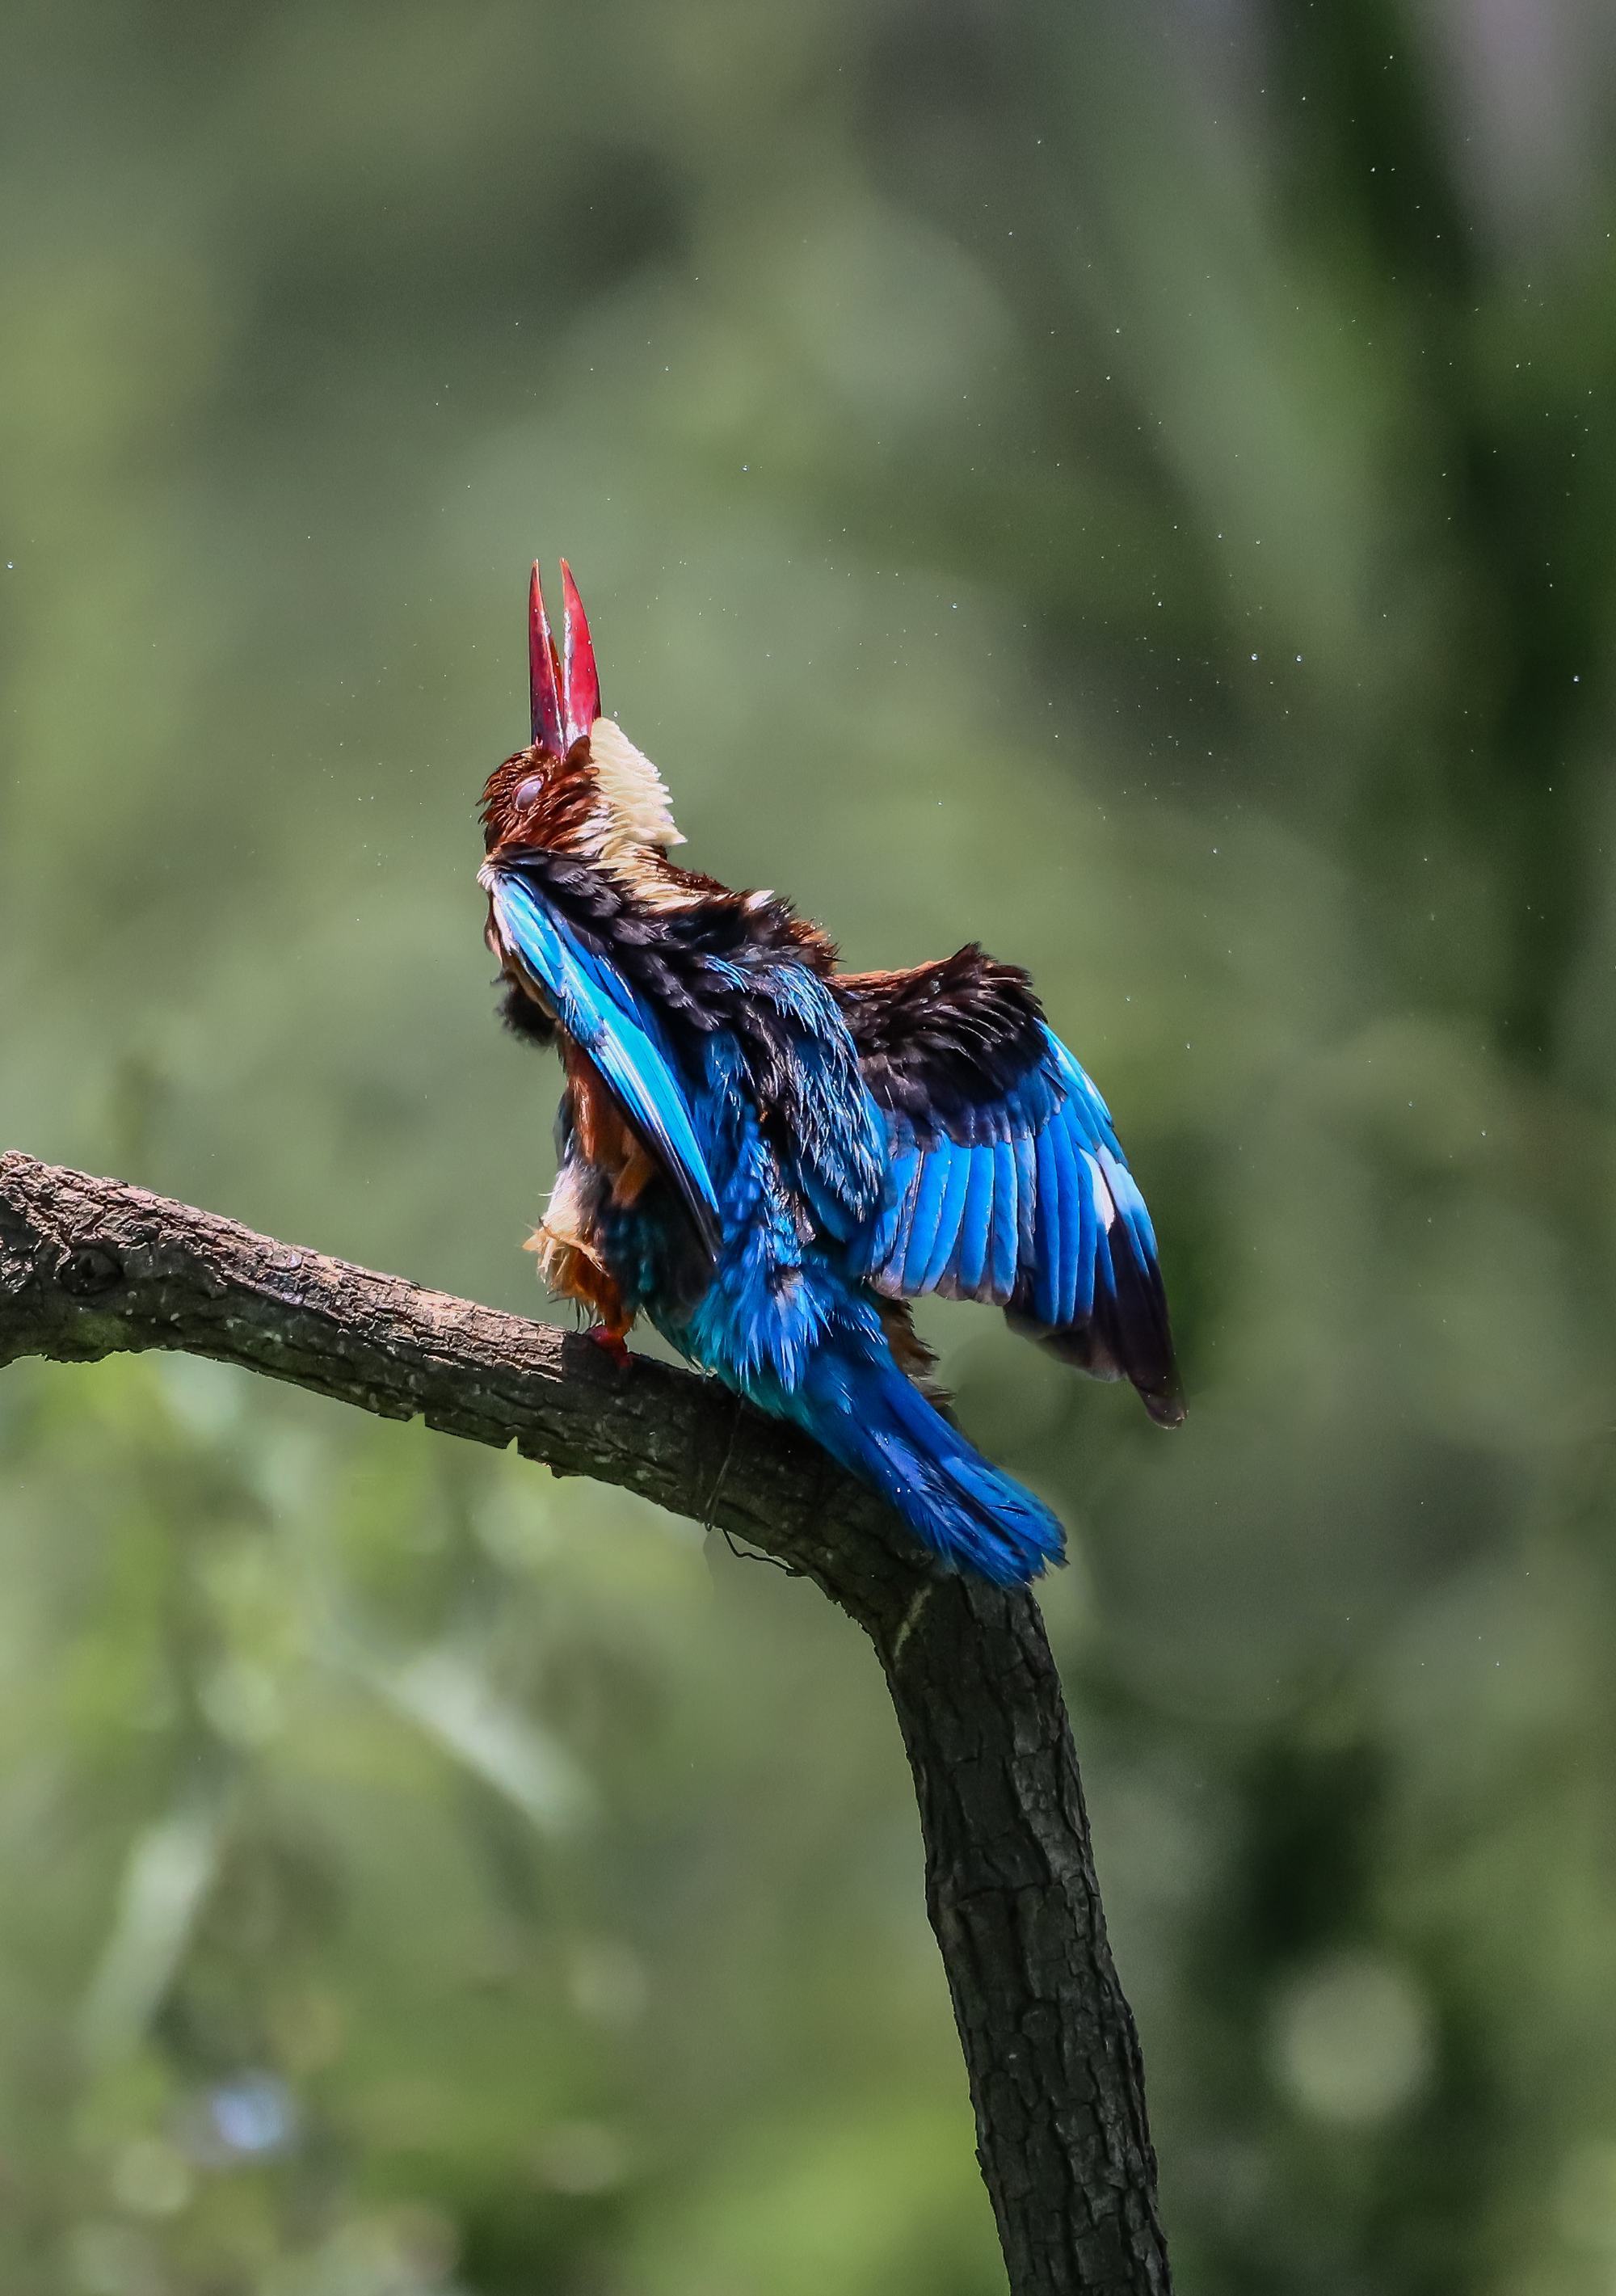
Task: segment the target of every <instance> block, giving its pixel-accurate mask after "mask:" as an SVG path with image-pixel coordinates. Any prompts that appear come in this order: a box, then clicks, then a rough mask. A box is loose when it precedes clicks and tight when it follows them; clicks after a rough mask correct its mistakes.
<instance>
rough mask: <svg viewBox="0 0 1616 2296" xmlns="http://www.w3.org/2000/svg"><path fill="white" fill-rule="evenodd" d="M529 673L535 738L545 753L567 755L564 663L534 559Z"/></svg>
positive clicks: (529, 616) (529, 610) (529, 618)
mask: <svg viewBox="0 0 1616 2296" xmlns="http://www.w3.org/2000/svg"><path fill="white" fill-rule="evenodd" d="M528 677H529V685H530V686H531V689H532V694H533V739H534V742H535V743H536V745H537V747H538V748H539V749H541V750H544V751H545V752H546V756H549V757H552V758H564V757H565V756H566V754H567V736H566V729H565V725H564V723H563V718H562V699H561V665H560V663H559V662H558V661H557V660H556V654H555V640H554V638H553V637H552V636H551V635H550V623H549V619H548V618H547V616H546V612H545V594H544V591H543V588H542V587H541V586H540V584H539V578H538V562H537V559H535V561H534V562H533V583H532V587H531V588H530V589H529V593H528Z"/></svg>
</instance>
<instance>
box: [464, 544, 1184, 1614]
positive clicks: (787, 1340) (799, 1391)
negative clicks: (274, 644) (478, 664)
mask: <svg viewBox="0 0 1616 2296" xmlns="http://www.w3.org/2000/svg"><path fill="white" fill-rule="evenodd" d="M529 663H530V668H531V677H532V695H533V739H532V742H531V744H530V745H529V747H528V748H527V749H525V750H519V751H518V752H517V754H516V755H515V756H514V757H512V758H506V759H505V761H504V764H503V765H500V766H496V767H495V769H494V771H493V772H492V773H491V774H490V775H489V776H488V784H487V787H486V788H485V790H484V791H483V799H482V823H483V829H484V834H485V843H486V847H487V854H486V858H485V860H484V862H483V865H482V868H481V871H480V882H481V884H482V885H483V886H484V888H485V889H486V890H487V892H488V946H489V947H490V949H491V950H492V951H493V954H494V955H495V956H496V959H497V961H498V963H499V966H500V970H501V973H502V976H503V979H504V984H505V987H504V1017H505V1019H506V1021H507V1022H508V1023H509V1025H510V1026H511V1027H512V1028H513V1029H514V1030H515V1031H516V1032H517V1033H518V1034H519V1035H521V1036H522V1037H528V1038H529V1039H531V1040H532V1041H534V1042H535V1043H537V1044H541V1045H554V1046H557V1047H558V1048H559V1050H560V1053H561V1058H562V1065H563V1068H564V1070H565V1072H566V1088H565V1090H564V1092H563V1094H562V1103H561V1110H560V1113H559V1116H558V1118H557V1127H556V1144H557V1149H558V1152H559V1158H560V1171H559V1177H558V1178H557V1181H556V1185H555V1189H554V1194H553V1195H552V1196H551V1199H550V1204H549V1209H548V1211H547V1212H546V1216H545V1219H544V1221H543V1224H542V1225H541V1226H540V1227H539V1229H538V1231H537V1234H536V1235H535V1236H534V1237H533V1239H532V1243H531V1246H530V1248H531V1249H532V1250H534V1251H537V1254H538V1260H539V1266H540V1267H541V1269H542V1271H543V1273H544V1275H545V1276H546V1279H547V1281H548V1282H549V1283H550V1285H551V1287H552V1289H553V1290H554V1291H555V1292H558V1293H560V1294H561V1295H562V1296H563V1297H565V1298H568V1299H571V1300H579V1301H581V1302H582V1303H583V1304H584V1305H585V1306H586V1307H587V1308H588V1309H589V1311H590V1313H591V1315H592V1316H594V1317H595V1319H596V1320H595V1332H594V1336H595V1338H596V1339H597V1340H599V1341H600V1342H601V1343H602V1344H603V1346H605V1347H607V1348H608V1349H611V1352H612V1353H613V1354H614V1355H616V1356H618V1357H620V1358H621V1359H622V1360H624V1361H625V1362H627V1361H628V1354H627V1349H626V1347H625V1341H626V1338H627V1335H628V1330H629V1328H630V1326H631V1324H633V1322H634V1320H635V1317H636V1316H639V1315H644V1316H649V1317H650V1319H651V1321H652V1324H654V1325H655V1326H656V1328H657V1330H658V1331H660V1333H662V1334H663V1336H664V1337H665V1338H666V1339H668V1340H669V1341H671V1343H672V1344H673V1346H674V1347H675V1348H677V1349H678V1351H679V1353H680V1354H681V1355H683V1356H684V1357H685V1358H686V1359H687V1360H688V1361H689V1362H690V1363H692V1364H693V1365H696V1366H697V1367H698V1368H699V1369H701V1370H702V1371H704V1372H709V1373H711V1374H714V1375H715V1376H716V1377H718V1379H720V1380H721V1381H723V1382H724V1383H725V1384H726V1386H727V1387H730V1388H732V1389H734V1390H738V1391H739V1392H740V1393H741V1394H742V1395H745V1396H748V1397H750V1398H751V1401H752V1402H753V1403H755V1404H758V1405H759V1406H761V1407H762V1408H763V1409H764V1410H765V1411H767V1412H771V1413H773V1414H774V1415H775V1416H776V1417H777V1418H781V1419H786V1420H792V1421H794V1422H795V1423H797V1424H798V1425H799V1426H800V1427H804V1428H806V1429H807V1430H808V1432H809V1433H810V1434H812V1435H814V1436H815V1437H816V1438H817V1439H818V1440H819V1442H820V1443H822V1444H823V1445H824V1448H825V1449H826V1450H827V1451H829V1452H830V1453H831V1454H832V1456H833V1457H835V1458H837V1459H839V1460H840V1461H841V1463H842V1464H843V1465H844V1466H846V1467H848V1468H850V1469H851V1471H852V1472H853V1473H855V1474H856V1475H858V1476H861V1477H862V1478H863V1479H864V1480H865V1482H867V1483H869V1484H872V1485H874V1488H875V1489H876V1490H878V1491H879V1492H881V1493H882V1496H883V1497H885V1498H887V1499H888V1500H889V1501H890V1503H891V1505H893V1506H894V1507H895V1508H896V1509H897V1510H898V1513H899V1514H900V1515H902V1516H903V1517H904V1519H905V1520H906V1521H907V1522H908V1523H909V1525H910V1526H911V1527H912V1528H913V1529H914V1530H915V1533H916V1535H917V1536H918V1538H920V1539H921V1540H922V1541H923V1544H924V1545H925V1546H927V1547H928V1548H929V1549H930V1550H931V1554H933V1555H935V1556H936V1557H937V1558H938V1560H939V1562H940V1563H942V1564H943V1565H944V1566H945V1567H947V1568H950V1569H960V1568H964V1569H966V1570H976V1571H980V1573H981V1574H982V1576H983V1577H984V1578H987V1579H993V1580H996V1581H997V1582H998V1583H999V1584H1001V1585H1005V1586H1014V1585H1020V1584H1022V1583H1024V1582H1025V1581H1026V1580H1028V1579H1034V1578H1037V1577H1038V1574H1039V1573H1040V1572H1041V1570H1043V1568H1044V1566H1045V1564H1046V1562H1059V1561H1060V1560H1061V1559H1062V1531H1061V1527H1060V1524H1059V1523H1058V1522H1057V1521H1056V1520H1055V1518H1054V1515H1053V1514H1052V1513H1050V1512H1049V1510H1048V1508H1047V1507H1046V1506H1045V1505H1042V1503H1041V1502H1040V1501H1039V1500H1038V1499H1036V1498H1035V1497H1033V1496H1032V1495H1031V1493H1030V1492H1029V1491H1026V1490H1024V1489H1023V1488H1021V1485H1020V1484H1018V1483H1016V1482H1013V1480H1011V1479H1010V1477H1009V1476H1007V1475H1005V1474H1004V1473H1002V1472H1000V1470H999V1469H998V1468H997V1467H994V1466H992V1465H990V1464H988V1461H987V1460H986V1459H984V1458H983V1457H982V1456H980V1453H979V1452H977V1451H976V1450H975V1449H973V1447H972V1445H971V1444H970V1443H969V1442H968V1441H967V1440H966V1439H965V1438H964V1435H962V1434H961V1433H960V1431H959V1430H958V1429H957V1428H956V1426H955V1425H954V1424H953V1423H952V1422H951V1420H950V1419H949V1418H948V1417H947V1415H946V1411H945V1408H939V1404H941V1403H942V1401H943V1398H940V1397H939V1396H938V1395H937V1393H936V1391H935V1390H933V1389H931V1387H930V1385H929V1382H928V1374H929V1372H930V1370H931V1364H932V1361H933V1358H932V1357H931V1353H930V1351H929V1350H928V1349H926V1348H925V1347H924V1346H923V1343H922V1342H921V1341H920V1340H919V1339H918V1337H917V1336H916V1334H915V1330H914V1328H913V1324H912V1323H911V1319H910V1311H909V1308H908V1304H907V1303H908V1302H909V1301H910V1300H913V1299H915V1298H917V1297H919V1296H920V1295H921V1294H923V1293H924V1292H939V1293H942V1294H943V1295H945V1296H946V1297H948V1298H951V1299H959V1300H988V1301H990V1302H992V1303H993V1304H994V1305H995V1306H997V1307H1000V1308H1004V1309H1005V1313H1006V1315H1007V1316H1009V1318H1010V1321H1011V1323H1012V1324H1013V1325H1014V1326H1015V1327H1016V1328H1017V1329H1018V1330H1020V1331H1023V1332H1026V1333H1029V1334H1030V1335H1031V1336H1032V1337H1033V1338H1034V1339H1036V1340H1038V1341H1041V1342H1042V1344H1043V1345H1044V1346H1045V1347H1046V1348H1048V1349H1051V1350H1052V1351H1053V1352H1054V1354H1055V1355H1056V1356H1058V1357H1061V1359H1062V1361H1063V1362H1066V1363H1070V1364H1075V1365H1077V1366H1078V1367H1079V1369H1080V1370H1083V1371H1086V1372H1089V1373H1092V1374H1094V1375H1095V1377H1096V1378H1100V1379H1117V1378H1120V1377H1127V1378H1128V1379H1130V1380H1132V1382H1133V1383H1134V1385H1135V1386H1136V1388H1137V1389H1138V1390H1139V1392H1140V1394H1141V1395H1142V1396H1143V1397H1144V1404H1145V1408H1146V1409H1147V1410H1148V1411H1149V1413H1150V1415H1151V1416H1152V1418H1153V1419H1155V1420H1157V1421H1158V1422H1159V1423H1161V1424H1162V1425H1163V1426H1169V1427H1170V1426H1174V1425H1176V1424H1177V1423H1178V1421H1179V1420H1180V1419H1182V1417H1183V1415H1184V1406H1183V1402H1182V1399H1181V1396H1180V1390H1179V1386H1178V1379H1177V1371H1176V1368H1175V1365H1174V1361H1173V1348H1172V1341H1171V1338H1170V1336H1169V1329H1168V1317H1167V1304H1166V1300H1165V1297H1164V1294H1163V1292H1162V1286H1161V1272H1160V1270H1159V1268H1158V1267H1157V1264H1156V1245H1155V1238H1154V1235H1153V1232H1152V1229H1151V1223H1150V1216H1149V1214H1148V1213H1147V1212H1146V1210H1145V1208H1144V1198H1143V1197H1142V1196H1141V1195H1140V1193H1139V1191H1138V1189H1137V1187H1136V1185H1135V1184H1134V1181H1133V1179H1132V1177H1131V1176H1130V1175H1129V1172H1128V1166H1127V1163H1126V1161H1125V1160H1124V1158H1123V1154H1122V1151H1121V1149H1120V1146H1119V1145H1118V1143H1117V1136H1116V1134H1115V1132H1114V1131H1113V1130H1112V1121H1111V1117H1110V1115H1109V1114H1108V1112H1107V1111H1106V1107H1105V1103H1104V1102H1103V1100H1102V1099H1101V1098H1100V1095H1099V1094H1098V1093H1097V1092H1096V1091H1095V1087H1094V1086H1093V1085H1092V1084H1091V1083H1090V1082H1089V1080H1088V1078H1087V1076H1086V1075H1085V1074H1084V1072H1083V1070H1081V1069H1080V1068H1079V1065H1078V1063H1077V1062H1076V1061H1075V1060H1074V1059H1073V1058H1072V1056H1071V1054H1070V1053H1069V1052H1068V1051H1067V1049H1066V1047H1065V1046H1064V1045H1063V1044H1062V1042H1061V1041H1060V1039H1059V1037H1056V1036H1055V1035H1054V1032H1053V1030H1052V1029H1050V1028H1049V1026H1048V1024H1047V1023H1046V1021H1045V1019H1044V1014H1043V1011H1042V1008H1041V1006H1040V1005H1039V1004H1038V998H1037V997H1036V996H1035V995H1034V994H1033V990H1032V986H1031V983H1030V982H1029V980H1028V977H1027V975H1026V974H1025V973H1024V972H1021V970H1020V969H1019V968H1018V967H1017V966H1015V965H1012V964H998V963H996V961H995V960H994V959H993V958H992V957H990V956H987V955H984V954H983V952H982V950H981V949H980V947H976V946H974V945H972V946H971V947H965V948H962V949H959V950H957V951H956V954H955V955H952V956H947V957H943V958H940V959H939V960H938V961H936V962H935V963H932V964H919V965H915V966H913V967H911V968H910V969H909V970H907V971H906V972H841V971H840V970H839V969H838V964H837V954H836V949H835V947H834V945H833V942H832V941H831V940H830V939H828V937H827V936H826V935H825V934H824V932H823V931H821V930H820V929H819V927H818V926H817V925H816V924H813V923H810V922H808V920H807V919H806V918H804V917H800V916H799V915H798V914H796V913H795V911H794V910H793V909H792V907H791V906H790V905H789V903H787V902H786V901H784V900H783V899H782V898H780V897H779V896H778V895H777V894H775V893H769V892H747V893H737V892H732V891H731V890H729V888H728V887H727V886H725V885H721V884H719V883H718V882H717V881H716V880H714V879H713V878H711V877H704V876H701V875H698V874H697V873H694V872H693V871H691V870H688V869H683V868H680V867H678V866H677V865H676V864H675V863H674V862H672V861H670V860H669V848H670V847H672V846H676V845H680V844H682V843H683V842H684V840H683V839H682V838H681V837H680V835H679V832H678V831H677V829H676V828H675V827H674V824H673V816H672V815H671V813H670V812H669V802H668V792H667V791H666V789H665V788H664V786H663V784H662V780H661V777H660V775H659V774H658V772H657V769H656V767H654V766H653V765H652V762H651V760H650V759H649V758H646V757H644V756H643V755H642V754H641V752H640V751H639V750H636V748H635V746H634V744H633V743H632V742H630V741H629V740H628V736H627V735H626V734H624V733H622V732H621V731H620V729H619V727H618V726H616V725H615V724H614V723H613V722H612V720H611V718H610V717H603V716H602V714H601V705H600V687H599V683H598V680H597V677H596V675H595V654H594V650H593V648H592V646H591V644H590V640H589V630H588V625H587V622H586V621H585V619H584V610H583V607H582V605H581V604H580V603H579V601H578V591H577V588H576V586H574V583H573V580H572V577H571V574H570V571H569V570H568V568H567V565H566V562H565V561H564V560H563V562H562V641H561V644H560V646H559V648H558V647H557V645H556V644H555V641H554V637H553V635H552V633H551V629H550V625H549V622H548V619H546V612H545V603H544V596H543V594H542V591H541V589H540V586H539V575H538V569H537V566H535V568H534V570H533V582H532V590H531V596H530V603H529Z"/></svg>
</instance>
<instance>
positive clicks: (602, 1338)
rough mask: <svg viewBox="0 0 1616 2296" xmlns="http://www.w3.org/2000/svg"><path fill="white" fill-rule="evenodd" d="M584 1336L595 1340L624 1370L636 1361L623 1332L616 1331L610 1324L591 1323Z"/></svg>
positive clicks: (596, 1344) (603, 1351)
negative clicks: (630, 1352)
mask: <svg viewBox="0 0 1616 2296" xmlns="http://www.w3.org/2000/svg"><path fill="white" fill-rule="evenodd" d="M584 1337H585V1338H586V1339H588V1340H593V1341H595V1346H596V1347H597V1348H599V1349H601V1351H602V1353H603V1355H609V1356H610V1357H611V1360H612V1362H613V1363H614V1364H617V1365H619V1366H620V1367H621V1368H622V1369H623V1370H624V1371H627V1370H628V1366H629V1365H630V1364H631V1363H632V1362H633V1361H634V1357H632V1356H631V1355H630V1354H629V1352H628V1341H626V1340H625V1339H624V1337H623V1334H622V1333H621V1332H614V1331H613V1330H612V1328H611V1324H590V1326H589V1329H588V1330H587V1332H586V1333H585V1334H584Z"/></svg>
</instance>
